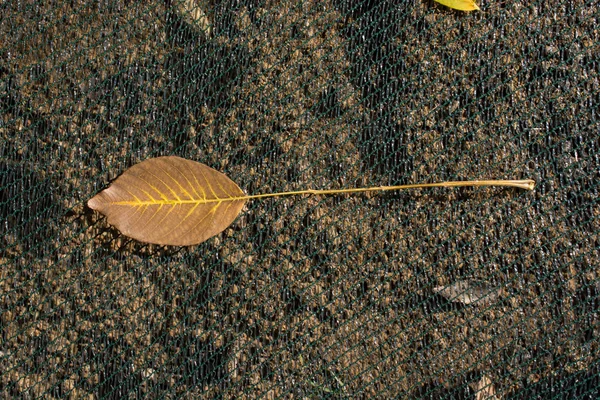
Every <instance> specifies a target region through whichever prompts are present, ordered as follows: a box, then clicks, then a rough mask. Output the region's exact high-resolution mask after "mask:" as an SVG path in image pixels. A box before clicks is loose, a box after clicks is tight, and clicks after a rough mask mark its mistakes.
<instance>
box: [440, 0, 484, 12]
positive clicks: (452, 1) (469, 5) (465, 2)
mask: <svg viewBox="0 0 600 400" xmlns="http://www.w3.org/2000/svg"><path fill="white" fill-rule="evenodd" d="M435 1H437V2H438V3H440V4H442V5H445V6H446V7H450V8H453V9H455V10H460V11H475V10H479V7H478V6H477V4H475V2H474V1H473V0H435Z"/></svg>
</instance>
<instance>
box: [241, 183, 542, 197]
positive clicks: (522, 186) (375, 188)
mask: <svg viewBox="0 0 600 400" xmlns="http://www.w3.org/2000/svg"><path fill="white" fill-rule="evenodd" d="M464 186H508V187H515V188H519V189H525V190H533V188H534V187H535V181H533V180H531V179H523V180H483V181H450V182H437V183H416V184H411V185H399V186H373V187H367V188H354V189H324V190H319V189H307V190H298V191H293V192H280V193H264V194H255V195H248V196H244V199H260V198H264V197H279V196H297V195H302V194H342V193H359V192H381V191H388V190H404V189H424V188H434V187H464Z"/></svg>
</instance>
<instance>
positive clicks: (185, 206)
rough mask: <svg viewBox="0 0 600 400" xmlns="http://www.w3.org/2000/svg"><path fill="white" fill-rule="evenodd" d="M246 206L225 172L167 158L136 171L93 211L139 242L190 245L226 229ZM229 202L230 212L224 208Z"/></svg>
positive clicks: (99, 198)
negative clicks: (224, 204)
mask: <svg viewBox="0 0 600 400" xmlns="http://www.w3.org/2000/svg"><path fill="white" fill-rule="evenodd" d="M184 171H187V174H186V173H185V172H184ZM194 182H195V183H196V184H194ZM246 201H247V196H246V195H245V194H244V192H243V191H242V190H241V189H240V188H239V187H238V186H237V184H235V182H233V181H232V180H231V179H229V178H228V177H227V176H226V175H224V174H222V173H221V172H218V171H216V170H214V169H212V168H210V167H208V166H206V165H204V164H201V163H198V162H195V161H190V160H186V159H184V158H180V157H175V156H167V157H157V158H152V159H148V160H146V161H143V162H141V163H139V164H136V165H134V166H132V167H131V168H129V169H128V170H126V171H125V172H124V173H123V174H122V175H121V176H119V177H118V178H117V179H116V180H115V181H114V182H113V183H112V185H111V186H109V187H108V188H107V189H105V190H103V191H102V192H100V193H98V194H97V195H96V196H94V197H93V198H91V199H90V200H89V201H88V206H89V207H90V208H92V209H94V210H97V211H98V212H100V213H102V214H104V215H105V216H106V217H107V218H108V222H109V223H110V224H111V225H114V226H115V227H116V228H117V229H119V231H121V232H122V233H123V234H125V235H127V236H129V237H132V238H134V239H136V240H139V241H142V242H147V243H155V244H162V245H174V246H189V245H194V244H198V243H202V242H203V241H205V240H207V239H209V238H210V237H212V236H214V235H216V234H218V233H220V232H222V231H223V230H225V229H226V228H227V227H228V226H229V225H231V223H232V222H233V221H234V220H235V218H236V217H237V216H238V215H239V213H240V212H241V210H242V208H243V206H244V204H245V203H246ZM223 202H227V203H228V207H221V204H222V203H223Z"/></svg>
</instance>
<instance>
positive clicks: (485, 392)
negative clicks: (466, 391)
mask: <svg viewBox="0 0 600 400" xmlns="http://www.w3.org/2000/svg"><path fill="white" fill-rule="evenodd" d="M475 399H476V400H498V399H499V397H498V396H497V395H496V389H495V388H494V384H493V382H492V380H491V379H490V378H488V377H487V376H485V375H484V376H482V377H481V380H480V381H479V382H477V386H476V387H475Z"/></svg>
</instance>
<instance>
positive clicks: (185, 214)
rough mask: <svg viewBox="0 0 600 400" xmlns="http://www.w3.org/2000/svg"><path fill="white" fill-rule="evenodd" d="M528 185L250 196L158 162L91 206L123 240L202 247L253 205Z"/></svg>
mask: <svg viewBox="0 0 600 400" xmlns="http://www.w3.org/2000/svg"><path fill="white" fill-rule="evenodd" d="M534 185H535V182H534V181H532V180H529V179H526V180H493V181H490V180H483V181H460V182H440V183H421V184H414V185H401V186H375V187H368V188H355V189H341V190H312V189H308V190H299V191H296V192H282V193H265V194H256V195H246V194H244V192H243V191H242V189H240V188H239V187H238V186H237V185H236V184H235V182H233V181H232V180H231V179H229V178H228V177H227V176H225V175H224V174H222V173H220V172H218V171H216V170H214V169H212V168H210V167H208V166H206V165H204V164H201V163H199V162H196V161H190V160H186V159H184V158H180V157H174V156H169V157H158V158H152V159H149V160H146V161H143V162H141V163H139V164H136V165H134V166H133V167H131V168H129V169H128V170H127V171H125V172H124V173H123V174H122V175H121V176H120V177H118V178H117V179H116V180H115V181H114V182H113V183H112V185H111V186H110V187H109V188H108V189H105V190H103V191H102V192H100V193H99V194H97V195H96V196H94V197H93V198H92V199H90V200H89V201H88V206H89V207H90V208H92V209H94V210H97V211H99V212H101V213H102V214H104V215H106V216H107V217H108V222H109V223H110V224H112V225H114V226H116V227H117V228H118V229H119V230H120V231H121V232H122V233H123V234H125V235H127V236H130V237H132V238H134V239H137V240H139V241H141V242H147V243H156V244H163V245H173V246H188V245H193V244H198V243H202V242H203V241H205V240H206V239H208V238H210V237H212V236H214V235H216V234H217V233H219V232H221V231H223V230H224V229H225V228H227V227H228V226H229V225H230V224H231V223H232V222H233V221H234V220H235V218H236V217H237V216H238V214H239V213H240V211H241V210H242V208H243V206H244V204H245V203H246V201H247V200H249V199H258V198H264V197H274V196H292V195H302V194H340V193H358V192H367V191H384V190H400V189H414V188H433V187H460V186H507V187H517V188H521V189H526V190H532V189H533V187H534Z"/></svg>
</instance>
